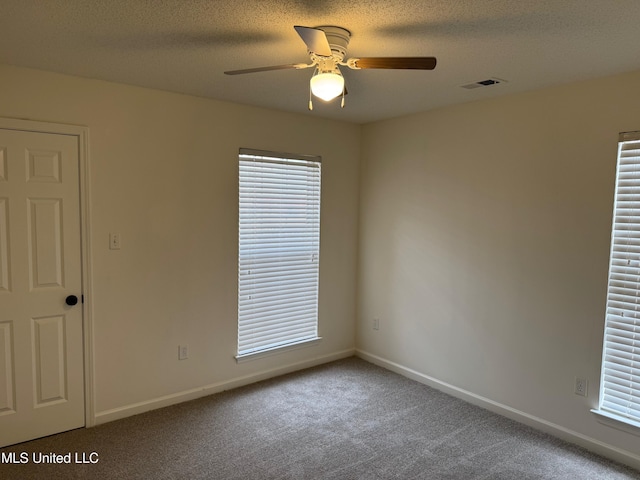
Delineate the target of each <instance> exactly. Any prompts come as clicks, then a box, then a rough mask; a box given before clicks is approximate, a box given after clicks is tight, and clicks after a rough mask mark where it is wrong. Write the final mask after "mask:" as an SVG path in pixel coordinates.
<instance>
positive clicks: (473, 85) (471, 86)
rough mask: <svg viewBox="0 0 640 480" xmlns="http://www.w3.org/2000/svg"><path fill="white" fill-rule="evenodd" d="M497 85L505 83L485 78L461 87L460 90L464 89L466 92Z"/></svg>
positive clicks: (498, 79) (500, 80) (496, 79)
mask: <svg viewBox="0 0 640 480" xmlns="http://www.w3.org/2000/svg"><path fill="white" fill-rule="evenodd" d="M499 83H507V81H506V80H502V79H501V78H495V77H494V78H487V79H486V80H480V81H479V82H473V83H468V84H466V85H461V87H462V88H466V89H467V90H472V89H474V88H480V87H489V86H491V85H498V84H499Z"/></svg>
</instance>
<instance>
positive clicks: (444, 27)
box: [0, 0, 640, 123]
mask: <svg viewBox="0 0 640 480" xmlns="http://www.w3.org/2000/svg"><path fill="white" fill-rule="evenodd" d="M639 22H640V1H638V0H612V1H602V0H580V1H578V0H536V1H533V0H531V1H529V0H428V1H416V0H403V1H394V0H368V1H367V0H350V1H340V0H316V1H310V0H309V1H293V0H268V1H265V0H243V1H236V0H226V1H219V0H206V1H205V0H173V1H169V0H164V1H161V0H108V1H104V0H1V2H0V63H6V64H11V65H18V66H25V67H32V68H38V69H43V70H50V71H55V72H62V73H67V74H72V75H78V76H83V77H89V78H97V79H103V80H108V81H114V82H121V83H127V84H131V85H139V86H143V87H150V88H158V89H162V90H168V91H172V92H181V93H187V94H192V95H198V96H202V97H210V98H216V99H221V100H228V101H232V102H237V103H243V104H249V105H257V106H262V107H267V108H273V109H278V110H285V111H291V112H300V113H306V114H308V115H313V116H321V117H328V118H334V119H341V120H346V121H351V122H358V123H366V122H370V121H375V120H381V119H385V118H391V117H397V116H400V115H404V114H408V113H413V112H417V111H423V110H428V109H432V108H436V107H440V106H444V105H450V104H455V103H462V102H468V101H473V100H476V99H480V98H488V97H492V96H497V95H504V94H507V93H513V92H521V91H526V90H531V89H536V88H541V87H544V86H548V85H553V84H560V83H565V82H570V81H575V80H582V79H588V78H593V77H599V76H605V75H610V74H615V73H620V72H626V71H632V70H640V54H639V53H638V39H639V38H640V33H639V31H638V23H639ZM294 25H305V26H311V27H313V26H318V25H339V26H342V27H345V28H347V29H349V30H350V31H351V32H352V38H351V43H350V45H349V49H348V52H347V57H367V56H435V57H437V58H438V66H437V67H436V69H435V70H433V71H401V70H361V71H350V70H347V71H344V70H343V71H344V76H345V79H346V82H347V87H348V91H349V94H348V96H347V98H346V106H345V108H344V109H341V108H340V105H339V101H334V102H331V103H328V104H324V103H323V102H321V101H320V100H318V101H315V102H314V110H313V112H309V111H308V110H307V103H308V96H309V90H308V85H309V82H308V81H309V78H310V76H311V73H312V70H311V69H309V70H278V71H270V72H262V73H254V74H247V75H238V76H227V75H224V74H223V71H225V70H234V69H243V68H250V67H259V66H265V65H279V64H288V63H303V62H307V60H308V56H307V54H306V48H305V46H304V43H303V42H302V41H301V40H300V38H299V37H298V35H297V34H296V32H295V30H294V29H293V26H294ZM489 77H498V78H501V79H505V80H507V81H508V82H507V83H502V84H499V85H493V86H490V87H485V88H478V89H473V90H467V89H464V88H461V85H464V84H468V83H471V82H476V81H480V80H485V79H487V78H489Z"/></svg>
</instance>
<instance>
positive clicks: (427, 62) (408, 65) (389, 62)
mask: <svg viewBox="0 0 640 480" xmlns="http://www.w3.org/2000/svg"><path fill="white" fill-rule="evenodd" d="M354 64H355V67H356V68H391V69H399V70H400V69H407V70H433V69H434V68H436V58H435V57H367V58H358V59H355V62H354Z"/></svg>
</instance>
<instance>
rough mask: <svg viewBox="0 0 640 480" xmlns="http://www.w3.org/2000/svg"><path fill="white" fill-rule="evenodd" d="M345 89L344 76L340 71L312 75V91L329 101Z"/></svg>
mask: <svg viewBox="0 0 640 480" xmlns="http://www.w3.org/2000/svg"><path fill="white" fill-rule="evenodd" d="M343 90H344V78H343V77H342V75H340V73H339V72H318V73H317V74H315V75H314V76H313V77H311V93H313V94H314V95H315V96H316V97H318V98H320V99H322V100H324V101H325V102H328V101H330V100H333V99H334V98H337V97H339V96H340V95H341V94H342V92H343Z"/></svg>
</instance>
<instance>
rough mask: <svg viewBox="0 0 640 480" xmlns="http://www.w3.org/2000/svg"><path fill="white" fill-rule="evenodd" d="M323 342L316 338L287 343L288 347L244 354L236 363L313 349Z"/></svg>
mask: <svg viewBox="0 0 640 480" xmlns="http://www.w3.org/2000/svg"><path fill="white" fill-rule="evenodd" d="M320 340H322V337H315V338H311V339H308V340H301V341H300V342H296V343H287V344H286V345H279V346H277V347H273V348H270V349H268V350H260V351H258V352H251V353H243V354H242V355H236V362H237V363H243V362H248V361H250V360H257V359H259V358H264V357H270V356H272V355H278V354H280V353H285V352H289V351H291V350H298V349H300V348H305V347H311V346H313V345H317V344H318V343H320Z"/></svg>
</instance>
